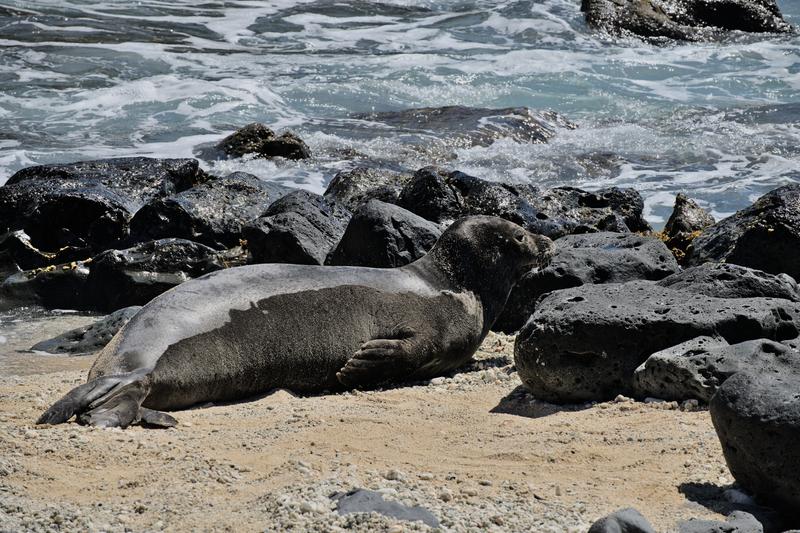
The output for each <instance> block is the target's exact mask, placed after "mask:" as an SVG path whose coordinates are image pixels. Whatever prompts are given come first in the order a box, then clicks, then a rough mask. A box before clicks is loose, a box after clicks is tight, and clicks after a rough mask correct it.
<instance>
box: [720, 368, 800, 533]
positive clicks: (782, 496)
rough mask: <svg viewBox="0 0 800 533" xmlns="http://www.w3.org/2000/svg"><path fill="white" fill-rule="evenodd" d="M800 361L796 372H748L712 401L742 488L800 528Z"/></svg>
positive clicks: (726, 385) (728, 383) (727, 455)
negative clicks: (799, 525)
mask: <svg viewBox="0 0 800 533" xmlns="http://www.w3.org/2000/svg"><path fill="white" fill-rule="evenodd" d="M798 361H800V358H797V357H795V358H794V359H793V364H792V366H791V368H785V369H782V370H781V371H773V372H759V371H757V370H754V371H749V370H745V371H742V372H739V373H738V374H736V375H734V376H733V377H731V378H729V379H728V380H727V381H725V383H723V384H722V386H721V387H720V388H719V390H718V391H717V393H716V394H715V395H714V396H713V398H712V399H711V405H710V408H711V420H712V422H713V423H714V428H715V429H716V430H717V436H718V437H719V440H720V443H721V444H722V451H723V453H724V455H725V460H726V462H727V463H728V468H729V469H730V471H731V474H733V477H734V478H736V481H737V483H739V484H740V485H741V486H742V487H744V488H745V489H747V490H748V491H749V492H752V493H754V494H755V495H756V496H757V497H758V499H759V500H760V501H762V502H764V503H765V504H767V505H769V506H771V507H774V508H776V509H777V510H778V511H780V512H781V513H782V514H783V516H784V517H785V518H786V519H787V521H788V522H791V523H792V524H793V525H795V524H797V516H798V515H797V509H798V508H800V446H798V445H797V443H798V442H800V365H798V363H797V362H798Z"/></svg>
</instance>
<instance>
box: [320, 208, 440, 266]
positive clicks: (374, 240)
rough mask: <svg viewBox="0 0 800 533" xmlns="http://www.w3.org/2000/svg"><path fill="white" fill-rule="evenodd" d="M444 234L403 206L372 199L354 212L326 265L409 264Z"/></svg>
mask: <svg viewBox="0 0 800 533" xmlns="http://www.w3.org/2000/svg"><path fill="white" fill-rule="evenodd" d="M441 234H442V230H441V229H440V228H439V227H438V226H437V225H436V224H434V223H432V222H430V221H428V220H425V219H424V218H422V217H420V216H417V215H415V214H414V213H412V212H410V211H406V210H405V209H403V208H402V207H399V206H396V205H392V204H387V203H384V202H381V201H379V200H370V201H369V202H367V203H365V204H363V205H362V206H361V207H359V208H358V209H357V210H356V212H355V213H353V218H352V219H351V220H350V223H349V224H348V225H347V229H346V230H345V232H344V235H343V236H342V239H341V240H340V241H339V244H338V245H337V246H336V248H334V250H333V251H332V252H331V253H330V254H329V255H328V259H327V264H329V265H352V266H368V267H378V268H394V267H399V266H403V265H407V264H408V263H411V262H412V261H415V260H417V259H419V258H420V257H422V256H423V255H425V254H426V253H427V251H428V250H430V249H431V247H432V246H433V245H434V244H435V243H436V240H437V239H438V238H439V236H440V235H441Z"/></svg>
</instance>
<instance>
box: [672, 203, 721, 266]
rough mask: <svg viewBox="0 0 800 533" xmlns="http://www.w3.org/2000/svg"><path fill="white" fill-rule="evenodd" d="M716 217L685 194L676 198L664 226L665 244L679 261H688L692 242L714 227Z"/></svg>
mask: <svg viewBox="0 0 800 533" xmlns="http://www.w3.org/2000/svg"><path fill="white" fill-rule="evenodd" d="M714 222H715V220H714V217H712V216H711V214H710V213H709V212H708V211H706V210H705V209H703V208H702V207H700V206H699V205H697V202H695V201H694V200H692V199H691V198H689V197H688V196H686V195H685V194H683V193H678V195H677V196H676V197H675V207H674V208H673V209H672V214H671V215H670V217H669V220H667V224H666V226H664V232H663V233H662V235H663V236H664V239H665V242H666V243H667V246H668V247H669V249H670V250H672V253H673V254H675V257H676V258H677V259H678V260H679V261H681V262H682V261H684V260H685V259H686V252H687V250H688V249H689V245H690V244H691V242H692V241H693V240H694V239H695V238H696V237H697V236H698V235H700V233H701V232H702V231H703V230H704V229H706V228H708V227H710V226H713V225H714Z"/></svg>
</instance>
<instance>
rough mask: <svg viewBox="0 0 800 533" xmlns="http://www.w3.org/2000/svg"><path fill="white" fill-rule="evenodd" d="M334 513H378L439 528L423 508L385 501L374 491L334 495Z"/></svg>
mask: <svg viewBox="0 0 800 533" xmlns="http://www.w3.org/2000/svg"><path fill="white" fill-rule="evenodd" d="M333 499H334V500H336V502H337V503H336V512H337V513H339V514H340V515H347V514H351V513H378V514H380V515H383V516H388V517H390V518H397V519H398V520H405V521H408V522H414V521H419V522H422V523H424V524H426V525H428V526H430V527H432V528H438V527H439V520H437V519H436V517H435V516H434V515H433V513H431V512H430V511H429V510H427V509H425V508H424V507H419V506H416V505H415V506H414V507H409V506H407V505H403V504H401V503H399V502H393V501H386V500H384V499H383V494H381V493H380V492H375V491H374V490H366V489H355V490H352V491H350V492H348V493H347V494H336V495H334V496H333Z"/></svg>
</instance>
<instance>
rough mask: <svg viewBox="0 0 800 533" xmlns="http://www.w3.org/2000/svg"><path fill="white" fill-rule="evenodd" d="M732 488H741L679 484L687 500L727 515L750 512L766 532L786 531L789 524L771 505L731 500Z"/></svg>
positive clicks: (706, 484) (693, 483)
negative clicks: (728, 492)
mask: <svg viewBox="0 0 800 533" xmlns="http://www.w3.org/2000/svg"><path fill="white" fill-rule="evenodd" d="M730 489H736V491H738V490H739V489H738V488H737V487H736V486H735V485H727V486H720V485H714V484H713V483H707V482H705V483H696V482H689V483H681V484H680V485H678V492H680V493H681V494H683V495H684V496H685V497H686V499H687V500H689V501H690V502H694V503H695V504H699V505H702V506H703V507H705V508H706V509H708V510H710V511H714V512H715V513H719V514H721V515H725V516H727V515H729V514H730V513H732V512H734V511H744V512H746V513H750V514H751V515H753V516H754V517H755V518H756V520H758V521H759V522H761V524H762V525H763V526H764V532H765V533H771V532H775V533H777V532H780V531H784V530H785V528H786V527H787V526H788V524H786V523H785V522H783V521H782V520H781V518H780V516H779V515H778V513H777V512H776V511H774V510H772V509H770V508H769V507H762V506H761V505H758V504H755V503H752V502H736V501H731V499H732V498H729V497H728V496H727V495H726V491H728V490H730Z"/></svg>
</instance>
